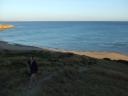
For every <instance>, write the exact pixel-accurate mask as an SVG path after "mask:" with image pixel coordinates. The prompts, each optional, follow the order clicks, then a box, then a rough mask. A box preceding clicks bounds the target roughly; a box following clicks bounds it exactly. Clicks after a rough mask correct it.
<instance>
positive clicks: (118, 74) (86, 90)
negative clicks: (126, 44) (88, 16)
mask: <svg viewBox="0 0 128 96" xmlns="http://www.w3.org/2000/svg"><path fill="white" fill-rule="evenodd" d="M31 56H34V57H35V58H36V60H37V62H38V66H39V72H38V74H37V78H36V79H35V82H34V83H32V84H30V77H29V75H28V72H27V60H28V58H29V57H31ZM0 62H1V63H0V96H128V75H127V74H128V62H127V61H123V60H118V61H117V60H110V59H107V58H105V59H102V60H100V59H94V58H91V57H87V56H80V55H76V54H73V53H69V52H68V53H61V52H53V51H47V50H42V51H9V50H1V51H0ZM29 86H31V87H30V88H29Z"/></svg>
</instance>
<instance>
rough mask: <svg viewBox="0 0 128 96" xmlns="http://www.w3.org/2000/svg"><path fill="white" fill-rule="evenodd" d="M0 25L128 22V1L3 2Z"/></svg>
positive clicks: (36, 0)
mask: <svg viewBox="0 0 128 96" xmlns="http://www.w3.org/2000/svg"><path fill="white" fill-rule="evenodd" d="M0 21H128V0H0Z"/></svg>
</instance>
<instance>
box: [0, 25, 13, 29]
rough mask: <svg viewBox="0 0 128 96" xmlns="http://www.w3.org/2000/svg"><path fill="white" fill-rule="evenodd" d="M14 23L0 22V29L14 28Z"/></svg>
mask: <svg viewBox="0 0 128 96" xmlns="http://www.w3.org/2000/svg"><path fill="white" fill-rule="evenodd" d="M14 27H15V26H14V25H11V24H0V29H8V28H14Z"/></svg>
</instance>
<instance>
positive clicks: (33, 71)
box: [28, 57, 38, 76]
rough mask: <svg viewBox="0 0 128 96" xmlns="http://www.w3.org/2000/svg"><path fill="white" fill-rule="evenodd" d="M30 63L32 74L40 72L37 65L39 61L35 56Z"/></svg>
mask: <svg viewBox="0 0 128 96" xmlns="http://www.w3.org/2000/svg"><path fill="white" fill-rule="evenodd" d="M28 64H29V71H30V72H29V73H30V76H32V75H35V74H37V72H38V66H37V62H36V60H35V59H34V57H31V58H30V60H29V61H28Z"/></svg>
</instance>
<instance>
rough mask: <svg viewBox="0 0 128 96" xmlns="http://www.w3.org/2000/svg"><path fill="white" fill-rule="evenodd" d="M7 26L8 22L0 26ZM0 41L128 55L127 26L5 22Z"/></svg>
mask: <svg viewBox="0 0 128 96" xmlns="http://www.w3.org/2000/svg"><path fill="white" fill-rule="evenodd" d="M0 23H5V22H0ZM6 23H9V24H13V25H15V26H16V28H12V29H7V30H4V31H1V32H0V40H4V41H8V42H10V43H19V44H25V45H34V46H38V47H50V48H63V49H66V50H82V51H85V50H86V51H116V52H121V53H126V54H128V22H43V21H42V22H6Z"/></svg>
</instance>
